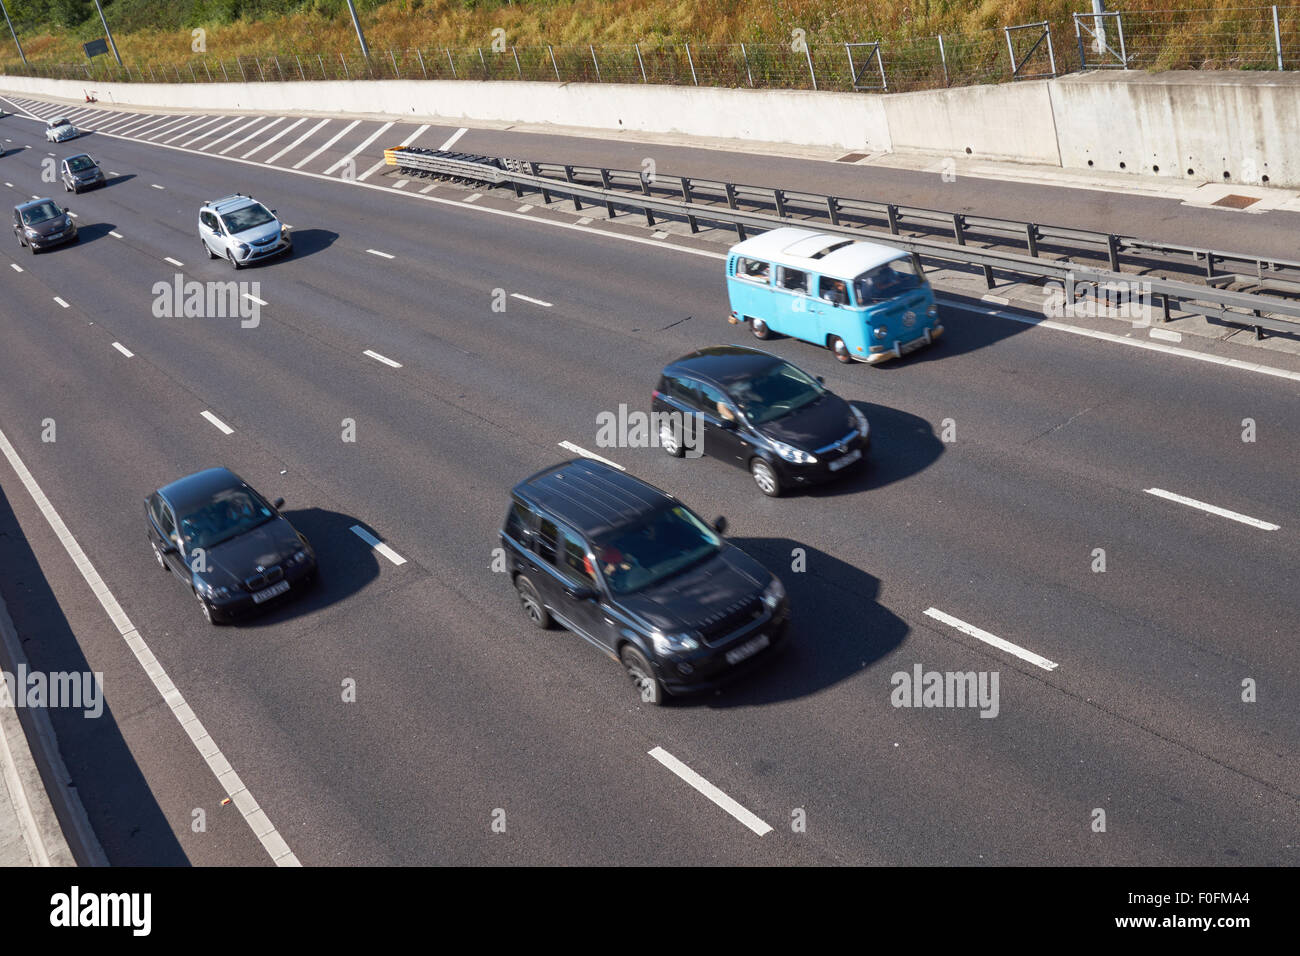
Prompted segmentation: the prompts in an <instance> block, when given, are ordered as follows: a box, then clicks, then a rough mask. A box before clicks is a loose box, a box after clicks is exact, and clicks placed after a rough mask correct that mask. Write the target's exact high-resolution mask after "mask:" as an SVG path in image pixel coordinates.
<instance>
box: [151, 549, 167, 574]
mask: <svg viewBox="0 0 1300 956" xmlns="http://www.w3.org/2000/svg"><path fill="white" fill-rule="evenodd" d="M153 556H154V558H155V559H156V560H157V561H158V567H160V568H162V569H163V570H164V571H166V570H167V562H166V561H164V560H163V556H162V552H161V551H159V550H158V545H156V544H155V545H153Z"/></svg>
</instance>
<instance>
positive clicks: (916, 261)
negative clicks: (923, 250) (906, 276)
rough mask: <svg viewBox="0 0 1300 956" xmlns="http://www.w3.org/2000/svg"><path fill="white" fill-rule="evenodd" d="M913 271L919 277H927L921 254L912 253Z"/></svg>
mask: <svg viewBox="0 0 1300 956" xmlns="http://www.w3.org/2000/svg"><path fill="white" fill-rule="evenodd" d="M912 269H913V270H914V271H915V272H916V274H917V275H919V276H924V275H925V266H924V265H923V264H922V263H921V254H920V253H919V252H914V253H912Z"/></svg>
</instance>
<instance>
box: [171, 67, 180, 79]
mask: <svg viewBox="0 0 1300 956" xmlns="http://www.w3.org/2000/svg"><path fill="white" fill-rule="evenodd" d="M172 69H173V70H174V71H175V72H176V82H177V83H179V82H180V81H181V68H180V67H179V66H176V65H175V64H172Z"/></svg>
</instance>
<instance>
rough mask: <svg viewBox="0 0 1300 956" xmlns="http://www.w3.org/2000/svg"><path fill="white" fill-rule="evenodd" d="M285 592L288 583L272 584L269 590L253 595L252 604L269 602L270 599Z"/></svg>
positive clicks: (287, 588)
mask: <svg viewBox="0 0 1300 956" xmlns="http://www.w3.org/2000/svg"><path fill="white" fill-rule="evenodd" d="M287 590H289V582H288V581H280V582H279V583H277V584H272V585H271V586H270V587H269V588H266V589H265V590H263V591H257V592H255V593H254V594H253V603H254V604H261V603H262V602H263V601H269V600H270V599H271V598H273V597H275V596H276V595H279V594H283V593H284V592H285V591H287Z"/></svg>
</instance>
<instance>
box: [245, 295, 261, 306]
mask: <svg viewBox="0 0 1300 956" xmlns="http://www.w3.org/2000/svg"><path fill="white" fill-rule="evenodd" d="M244 298H245V299H247V300H248V301H249V302H256V303H257V304H258V305H266V300H265V299H259V298H258V297H257V296H255V295H253V293H251V292H245V293H244Z"/></svg>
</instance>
